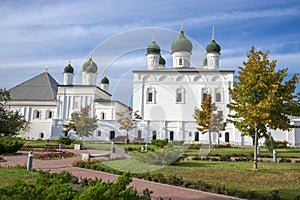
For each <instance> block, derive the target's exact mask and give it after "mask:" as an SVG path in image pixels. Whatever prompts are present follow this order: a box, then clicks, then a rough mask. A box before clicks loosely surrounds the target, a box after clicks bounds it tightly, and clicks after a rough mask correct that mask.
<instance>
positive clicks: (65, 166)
mask: <svg viewBox="0 0 300 200" xmlns="http://www.w3.org/2000/svg"><path fill="white" fill-rule="evenodd" d="M6 159H7V162H0V165H1V166H14V165H17V164H19V165H24V164H26V162H27V154H25V153H24V154H22V155H18V156H6ZM76 160H81V157H80V156H78V157H74V158H68V159H60V160H47V161H45V160H36V159H34V160H33V169H42V170H45V171H50V172H52V173H59V172H61V171H64V170H65V171H69V172H70V173H72V174H73V175H74V176H77V177H79V178H102V180H104V181H113V180H115V179H116V178H117V177H118V176H117V175H114V174H108V173H104V172H100V171H93V170H89V169H83V168H77V167H72V165H71V164H72V162H74V161H76ZM131 185H132V186H134V187H136V188H137V190H138V191H139V192H142V191H143V190H144V189H146V188H148V189H149V190H151V191H153V194H152V195H151V196H152V197H154V198H159V197H162V198H163V199H167V200H168V199H172V200H200V199H212V200H214V199H237V198H233V197H228V196H223V195H218V194H212V193H207V192H201V191H197V190H191V189H186V188H181V187H176V186H170V185H166V184H160V183H154V182H150V181H145V180H140V179H133V181H132V183H131Z"/></svg>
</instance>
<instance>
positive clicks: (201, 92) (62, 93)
mask: <svg viewBox="0 0 300 200" xmlns="http://www.w3.org/2000/svg"><path fill="white" fill-rule="evenodd" d="M192 49H193V45H192V43H191V42H190V41H189V40H188V39H187V38H186V37H185V35H184V32H183V28H182V27H181V30H180V34H179V36H178V38H177V39H175V40H174V41H173V43H172V45H171V51H172V60H173V63H172V66H171V67H167V66H166V62H165V60H164V59H163V57H162V56H161V49H160V47H159V46H158V45H157V44H156V42H155V39H154V38H153V39H152V43H151V44H150V45H149V46H148V47H147V61H148V62H147V63H148V64H147V67H145V68H146V69H144V70H134V71H133V105H132V110H133V111H138V112H139V114H140V116H141V119H140V120H136V128H134V129H133V130H131V131H130V132H129V139H130V141H134V140H135V139H138V140H139V141H141V140H142V141H145V142H149V141H151V140H155V139H165V138H168V139H169V140H170V141H173V140H180V141H185V142H186V143H208V135H207V134H201V133H200V132H198V131H197V128H196V123H195V120H194V117H193V113H194V110H195V107H200V105H201V101H202V100H203V99H204V98H206V96H207V95H208V93H210V94H211V95H212V100H213V102H214V103H215V105H216V106H217V108H218V110H220V111H223V115H224V119H226V116H227V115H228V114H229V112H230V111H229V110H228V108H227V107H226V105H227V104H228V103H230V102H231V99H230V95H229V88H231V87H232V84H233V78H234V71H233V70H224V69H220V67H219V59H220V55H221V53H220V52H221V47H220V45H219V44H217V43H216V41H215V39H214V33H213V34H212V40H211V42H210V43H209V44H208V45H207V47H206V58H205V59H204V61H203V66H198V67H191V66H190V59H191V56H192ZM145 59H146V58H145ZM97 71H98V66H97V64H96V63H95V62H94V61H93V58H92V56H90V59H89V60H88V61H87V62H85V63H84V64H83V66H82V73H81V76H82V77H81V80H82V82H81V84H74V83H73V75H74V68H73V67H72V66H71V64H70V62H69V63H68V65H67V66H66V67H65V68H64V80H63V84H59V83H58V82H57V81H56V80H55V79H54V78H53V77H52V76H51V75H50V74H49V73H48V72H47V71H46V72H44V73H42V74H40V75H38V76H36V77H34V78H32V79H30V80H27V81H25V82H23V83H21V84H19V85H17V86H15V87H13V88H11V89H10V90H9V92H10V95H11V99H12V101H10V102H9V103H8V104H7V106H9V107H10V108H11V109H13V110H18V111H19V112H20V113H21V114H22V115H23V116H24V117H25V119H26V120H27V121H29V122H30V127H31V128H30V130H29V131H27V132H26V133H23V134H22V135H21V136H22V137H23V138H25V139H56V138H58V137H59V136H62V135H63V132H62V131H63V124H65V123H68V122H69V121H70V119H71V115H72V114H73V113H76V112H79V111H80V109H81V108H82V107H85V106H87V105H90V106H91V113H90V115H91V116H95V117H97V119H98V122H97V123H98V125H99V126H98V128H97V130H95V131H94V133H93V134H92V135H91V136H90V137H88V138H84V139H85V140H98V141H111V140H113V139H114V138H116V137H118V136H122V135H125V131H120V130H119V124H118V123H117V122H116V117H117V116H116V113H117V112H124V111H127V110H128V108H129V106H128V105H125V104H123V103H121V102H119V101H117V100H113V98H112V97H111V94H110V93H109V79H108V78H107V77H106V76H104V77H102V80H101V85H100V86H97V84H96V83H97ZM291 123H293V124H295V125H300V119H299V118H293V119H291ZM268 132H269V133H270V134H272V136H273V137H274V139H275V140H278V141H288V143H289V144H288V145H289V146H300V129H299V128H298V129H292V130H290V131H281V130H269V131H268ZM72 136H75V135H72ZM211 138H212V143H213V144H224V143H230V144H234V145H252V139H251V138H250V137H247V136H242V134H241V133H240V132H239V131H238V130H237V129H236V128H235V127H234V126H233V124H230V123H228V124H227V126H226V128H225V130H223V131H221V132H220V133H212V134H211ZM260 143H263V140H260Z"/></svg>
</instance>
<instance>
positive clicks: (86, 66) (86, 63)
mask: <svg viewBox="0 0 300 200" xmlns="http://www.w3.org/2000/svg"><path fill="white" fill-rule="evenodd" d="M90 65H92V66H93V68H94V69H93V71H95V72H93V73H96V72H97V70H98V66H97V64H96V63H95V62H94V61H93V59H92V57H90V59H89V60H88V61H86V62H85V63H84V64H83V65H82V71H87V68H88V67H89V66H90Z"/></svg>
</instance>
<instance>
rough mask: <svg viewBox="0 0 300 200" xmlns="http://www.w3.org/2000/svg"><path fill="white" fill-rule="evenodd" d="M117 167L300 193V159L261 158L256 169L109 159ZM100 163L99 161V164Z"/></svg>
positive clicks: (211, 163)
mask: <svg viewBox="0 0 300 200" xmlns="http://www.w3.org/2000/svg"><path fill="white" fill-rule="evenodd" d="M100 164H102V165H103V164H105V165H106V166H109V167H111V168H113V169H116V170H120V171H129V172H131V173H143V172H150V173H157V172H160V173H162V174H164V175H165V176H171V175H173V176H174V175H176V176H177V177H182V178H183V180H184V181H198V180H201V181H204V182H207V183H209V184H213V185H219V186H225V187H226V188H229V189H238V190H240V191H244V192H246V191H255V192H258V193H261V194H265V195H268V194H270V193H271V192H272V191H275V190H278V191H279V195H280V197H282V198H283V199H295V198H296V197H297V196H298V195H300V163H299V162H298V163H272V162H259V163H258V170H253V169H252V167H253V163H252V162H219V161H200V160H194V161H180V162H178V163H176V165H170V166H156V165H151V164H147V163H143V162H139V161H137V160H133V159H124V160H114V161H106V162H102V163H100ZM96 165H97V164H96Z"/></svg>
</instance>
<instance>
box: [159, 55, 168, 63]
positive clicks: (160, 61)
mask: <svg viewBox="0 0 300 200" xmlns="http://www.w3.org/2000/svg"><path fill="white" fill-rule="evenodd" d="M158 62H159V65H166V61H165V59H164V58H163V57H162V56H161V55H160V56H159V61H158Z"/></svg>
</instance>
